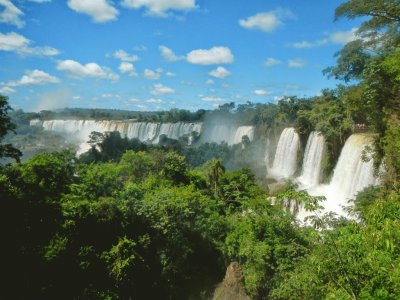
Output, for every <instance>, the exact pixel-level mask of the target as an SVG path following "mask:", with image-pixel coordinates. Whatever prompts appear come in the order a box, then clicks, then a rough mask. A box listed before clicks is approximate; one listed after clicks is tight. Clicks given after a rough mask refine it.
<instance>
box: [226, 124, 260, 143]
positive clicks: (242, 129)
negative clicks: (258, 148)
mask: <svg viewBox="0 0 400 300" xmlns="http://www.w3.org/2000/svg"><path fill="white" fill-rule="evenodd" d="M244 136H247V137H248V138H249V140H250V141H252V140H253V138H254V126H239V127H238V128H237V129H236V131H235V136H234V137H233V141H232V142H231V144H239V143H241V142H242V138H243V137H244Z"/></svg>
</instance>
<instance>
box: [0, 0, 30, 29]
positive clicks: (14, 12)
mask: <svg viewBox="0 0 400 300" xmlns="http://www.w3.org/2000/svg"><path fill="white" fill-rule="evenodd" d="M0 7H4V9H3V10H2V11H1V12H0V22H1V23H7V24H11V25H15V26H17V27H18V28H22V27H24V25H25V22H24V21H22V20H21V16H23V14H24V13H23V12H22V11H21V10H20V9H19V8H18V7H16V6H15V5H14V4H13V3H12V2H11V1H10V0H0Z"/></svg>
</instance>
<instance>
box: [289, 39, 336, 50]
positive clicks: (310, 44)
mask: <svg viewBox="0 0 400 300" xmlns="http://www.w3.org/2000/svg"><path fill="white" fill-rule="evenodd" d="M328 43H329V39H322V40H317V41H314V42H307V41H301V42H297V43H293V44H291V46H292V47H293V48H297V49H307V48H315V47H319V46H323V45H326V44H328Z"/></svg>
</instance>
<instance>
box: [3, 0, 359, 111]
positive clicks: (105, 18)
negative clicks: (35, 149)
mask: <svg viewBox="0 0 400 300" xmlns="http://www.w3.org/2000/svg"><path fill="white" fill-rule="evenodd" d="M341 2H343V1H337V0H330V1H321V0H308V1H299V0H297V1H294V0H114V1H109V0H12V1H11V0H0V93H1V94H3V95H7V96H8V97H9V99H10V100H9V101H10V103H11V105H12V106H13V107H14V108H22V109H24V110H26V111H38V110H42V109H54V108H62V107H89V108H93V107H97V108H118V109H129V110H164V109H170V108H172V107H178V108H184V109H190V110H196V109H199V108H206V109H211V108H213V107H216V106H218V105H219V104H221V103H224V102H231V101H234V102H236V103H244V102H246V101H249V100H250V101H253V102H263V103H265V102H274V101H277V99H279V98H280V97H282V96H284V95H297V96H300V97H301V96H312V95H316V94H318V93H319V92H320V90H321V89H322V88H326V87H334V86H335V85H336V84H337V82H335V81H333V80H331V79H327V78H326V77H325V76H323V75H322V69H324V68H325V67H327V66H331V65H333V64H334V63H335V59H334V53H335V52H336V51H338V50H339V49H340V48H341V47H342V46H343V45H344V44H345V43H346V42H349V41H351V40H352V39H354V33H355V30H356V28H357V26H358V23H357V22H356V21H353V22H349V21H347V20H339V21H336V22H335V21H334V9H335V7H337V6H338V5H339V4H340V3H341Z"/></svg>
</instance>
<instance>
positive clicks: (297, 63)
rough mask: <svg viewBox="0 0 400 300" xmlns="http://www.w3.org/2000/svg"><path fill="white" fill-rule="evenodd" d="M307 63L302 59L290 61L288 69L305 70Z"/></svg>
mask: <svg viewBox="0 0 400 300" xmlns="http://www.w3.org/2000/svg"><path fill="white" fill-rule="evenodd" d="M306 63H307V62H306V61H305V60H303V59H300V58H295V59H289V60H288V67H289V68H303V67H304V66H305V65H306Z"/></svg>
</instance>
